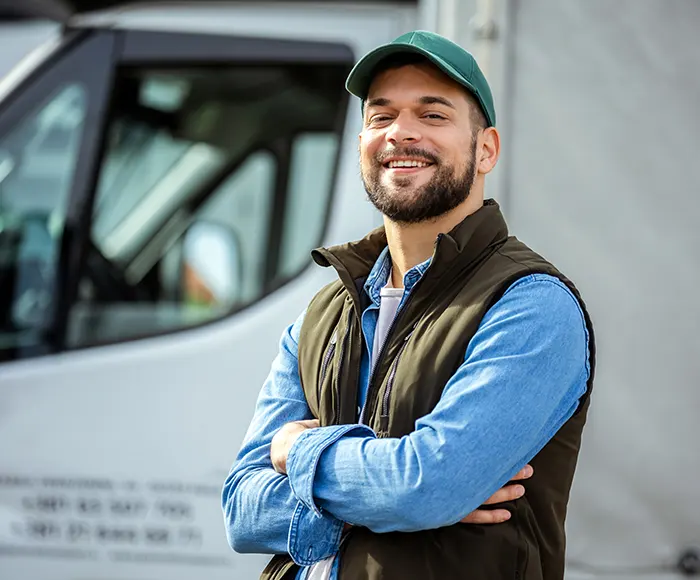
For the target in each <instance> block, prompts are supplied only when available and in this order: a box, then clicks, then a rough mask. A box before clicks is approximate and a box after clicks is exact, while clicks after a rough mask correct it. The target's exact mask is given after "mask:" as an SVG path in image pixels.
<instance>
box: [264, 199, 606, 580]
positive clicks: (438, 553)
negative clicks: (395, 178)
mask: <svg viewBox="0 0 700 580" xmlns="http://www.w3.org/2000/svg"><path fill="white" fill-rule="evenodd" d="M385 246H386V236H385V234H384V231H383V228H380V229H378V230H376V231H374V232H372V233H371V234H370V235H369V236H367V237H366V238H364V239H363V240H361V241H359V242H355V243H351V244H346V245H343V246H336V247H333V248H329V249H320V250H316V251H315V252H314V254H313V255H314V259H315V261H316V262H317V263H318V264H320V265H322V266H333V267H334V268H335V269H336V270H337V272H338V276H339V278H340V280H339V281H337V282H334V283H332V284H330V285H328V286H326V287H325V288H324V289H323V290H321V291H320V292H319V293H318V294H317V295H316V297H315V298H314V299H313V300H312V302H311V303H310V305H309V308H308V310H307V313H306V316H305V320H304V324H303V326H302V329H301V336H300V339H299V372H300V376H301V382H302V385H303V388H304V393H305V395H306V400H307V402H308V404H309V407H310V408H311V410H312V412H313V414H314V416H315V417H317V418H318V419H320V421H321V425H333V424H346V423H356V422H357V416H356V409H357V392H358V376H359V369H360V357H361V354H362V349H363V348H364V345H363V337H362V331H361V328H360V316H361V313H362V311H363V310H364V308H365V307H366V306H367V300H368V298H367V297H366V296H365V295H364V292H363V291H362V286H363V284H364V282H365V280H366V278H367V276H368V275H369V273H370V270H371V269H372V266H373V265H374V263H375V262H376V260H377V258H378V256H379V254H380V252H381V251H382V250H383V248H384V247H385ZM532 273H545V274H549V275H552V276H556V277H557V278H559V279H560V280H562V282H564V283H565V284H566V285H567V286H568V287H569V288H570V289H571V291H572V292H573V293H574V295H575V296H576V297H577V299H578V300H579V302H580V304H581V307H582V309H583V311H584V314H585V318H586V324H587V326H588V331H589V335H590V341H589V350H590V363H591V377H590V379H589V382H588V390H587V394H586V396H585V398H584V400H582V401H581V404H580V405H579V408H578V411H577V413H576V414H575V415H574V416H573V417H572V418H571V419H570V420H569V421H568V422H567V423H566V424H565V425H564V426H563V427H562V428H561V429H560V430H559V431H558V432H557V434H556V435H555V436H554V438H553V439H552V440H551V441H550V442H549V443H548V444H547V445H546V446H545V447H544V449H543V450H542V451H541V452H540V453H539V454H538V455H537V456H536V457H535V458H534V459H533V460H532V461H531V464H532V465H533V467H534V469H535V475H534V476H533V477H532V478H531V479H530V480H528V481H527V482H525V484H524V485H525V488H526V490H527V491H526V494H525V497H524V498H522V499H520V500H517V501H516V502H512V503H509V504H506V506H505V507H506V508H507V509H509V510H510V511H511V512H512V517H511V519H510V520H509V521H508V522H506V523H502V524H498V525H489V526H486V525H484V526H479V525H467V524H456V525H454V526H448V527H445V528H440V529H433V530H426V531H421V532H414V533H400V532H396V533H387V534H375V533H373V532H371V531H369V530H368V529H366V528H360V527H356V528H352V529H351V530H350V532H349V535H348V537H347V538H346V540H345V541H344V542H343V545H342V547H341V552H340V558H341V560H340V579H341V580H356V579H372V580H379V579H384V580H405V579H406V578H420V579H428V578H435V579H441V580H442V579H448V578H449V579H452V578H468V579H469V580H499V579H501V578H503V579H506V578H507V579H515V578H519V579H520V578H524V579H527V580H530V579H532V580H537V579H543V580H558V579H561V578H562V577H563V574H564V552H565V533H564V520H565V517H566V506H567V502H568V498H569V490H570V488H571V483H572V479H573V476H574V469H575V467H576V460H577V457H578V452H579V447H580V443H581V433H582V430H583V426H584V423H585V419H586V411H587V408H588V394H589V393H590V391H591V387H592V384H593V374H594V368H595V344H594V339H593V328H592V326H591V322H590V318H589V316H588V313H587V311H586V308H585V305H584V304H583V302H582V301H581V298H580V295H579V293H578V291H577V290H576V288H575V287H574V285H573V284H572V283H571V282H570V281H569V280H568V279H567V278H566V277H564V276H563V275H562V274H561V273H560V272H559V271H558V270H557V269H556V268H554V267H553V266H552V265H551V264H549V263H548V262H547V261H546V260H544V259H543V258H542V257H540V256H539V255H537V254H536V253H535V252H533V251H532V250H530V249H529V248H528V247H527V246H525V245H524V244H522V243H521V242H520V241H518V240H517V239H516V238H514V237H508V230H507V227H506V224H505V221H504V219H503V216H502V215H501V212H500V209H499V207H498V205H497V204H496V203H495V202H493V201H491V200H489V201H487V202H486V203H485V205H484V207H483V208H481V209H480V210H479V211H477V212H476V213H474V214H473V215H471V216H469V217H467V218H466V219H465V220H464V221H463V222H462V223H461V224H459V225H458V226H457V227H456V228H455V229H454V230H453V231H451V232H450V233H449V234H445V235H440V236H439V237H438V240H437V242H436V245H435V253H434V255H433V260H432V262H431V265H430V267H429V268H428V270H427V272H426V273H425V275H424V276H423V277H422V278H421V280H420V281H419V282H417V284H416V286H415V287H414V290H413V291H412V293H411V296H410V298H409V299H408V300H407V302H406V304H405V306H404V307H403V308H402V309H401V311H400V312H399V314H398V315H397V317H396V319H395V321H394V324H393V326H392V329H391V330H390V333H389V336H388V337H387V341H386V343H385V345H384V347H383V348H382V351H381V353H380V355H379V359H378V361H377V366H376V367H375V370H374V373H373V377H372V380H371V384H370V386H369V392H368V398H367V405H366V411H365V415H364V416H363V421H362V422H364V423H366V424H368V425H369V426H371V427H372V428H373V429H374V430H375V431H376V432H377V434H378V435H379V436H380V437H401V436H403V435H406V434H408V433H410V432H411V431H413V429H414V423H415V421H416V419H418V418H420V417H422V416H424V415H426V414H428V413H430V411H431V410H432V409H433V407H434V406H435V405H436V403H437V401H438V400H439V399H440V396H441V394H442V390H443V388H444V386H445V384H446V383H447V381H448V380H449V379H450V377H451V376H452V375H453V374H454V373H455V371H456V370H457V368H458V367H459V366H460V364H461V363H462V362H463V361H464V354H465V352H466V349H467V345H468V344H469V341H470V340H471V339H472V337H473V336H474V334H475V332H476V330H477V328H478V327H479V324H480V322H481V319H482V318H483V316H484V315H485V314H486V312H487V310H488V309H489V308H490V307H491V306H492V305H493V304H494V303H495V302H497V301H498V300H499V298H500V297H501V296H502V295H503V293H504V292H505V291H506V290H507V288H508V287H509V286H510V285H511V284H512V283H513V282H515V281H516V280H517V279H519V278H521V277H523V276H526V275H528V274H532ZM387 492H389V493H390V490H387ZM295 569H296V566H295V565H294V564H293V563H292V562H291V560H290V559H289V557H288V556H275V558H273V560H272V561H271V562H270V565H269V566H268V568H267V569H266V572H265V573H264V574H263V577H266V578H276V579H281V578H284V577H285V575H286V574H289V576H287V578H290V577H293V576H292V572H293V570H295Z"/></svg>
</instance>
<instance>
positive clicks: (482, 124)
mask: <svg viewBox="0 0 700 580" xmlns="http://www.w3.org/2000/svg"><path fill="white" fill-rule="evenodd" d="M418 64H428V65H430V66H432V67H435V68H438V67H437V66H436V65H435V64H434V63H433V62H432V61H431V60H430V59H428V58H426V57H425V56H423V55H422V54H418V53H416V52H399V53H396V54H392V55H390V56H388V57H386V58H385V59H383V60H381V61H380V62H379V63H378V64H377V66H375V67H374V69H372V78H375V77H376V76H377V75H379V74H381V73H383V72H386V71H388V70H394V69H397V68H401V67H404V66H409V65H418ZM455 82H456V81H455ZM460 86H462V85H460ZM462 92H463V93H464V96H465V98H466V99H467V102H468V103H469V109H470V113H469V120H470V122H471V125H472V133H477V132H478V131H481V130H482V129H486V127H488V124H489V123H488V120H487V119H486V114H485V113H484V109H483V108H482V107H481V103H479V101H478V99H477V98H476V97H475V96H474V94H473V93H472V92H471V91H470V90H469V89H467V88H466V87H464V86H462Z"/></svg>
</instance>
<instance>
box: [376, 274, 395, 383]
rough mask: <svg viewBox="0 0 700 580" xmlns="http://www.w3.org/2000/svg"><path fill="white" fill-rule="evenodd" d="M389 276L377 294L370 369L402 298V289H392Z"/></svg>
mask: <svg viewBox="0 0 700 580" xmlns="http://www.w3.org/2000/svg"><path fill="white" fill-rule="evenodd" d="M389 284H391V276H389V282H387V285H386V286H384V288H382V289H381V290H380V292H379V296H380V301H379V318H377V327H376V329H375V330H374V346H373V347H372V369H374V365H375V364H376V362H377V357H378V356H379V351H380V350H381V348H382V346H383V345H384V341H385V340H386V335H387V334H388V332H389V328H391V323H392V322H394V318H395V317H396V311H397V310H398V309H399V304H400V303H401V299H402V298H403V288H392V287H391V286H390V285H389Z"/></svg>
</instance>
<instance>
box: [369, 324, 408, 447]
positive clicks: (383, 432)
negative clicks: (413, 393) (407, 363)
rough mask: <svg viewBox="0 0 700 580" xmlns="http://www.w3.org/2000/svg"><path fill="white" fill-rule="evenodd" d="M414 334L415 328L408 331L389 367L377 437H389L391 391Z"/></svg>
mask: <svg viewBox="0 0 700 580" xmlns="http://www.w3.org/2000/svg"><path fill="white" fill-rule="evenodd" d="M414 328H415V326H414ZM412 334H413V330H412V331H411V332H409V333H408V336H407V337H406V338H404V339H403V344H402V345H401V348H400V349H399V352H398V354H397V355H396V358H395V359H394V362H393V363H392V364H391V368H390V369H389V379H388V380H387V382H386V388H385V389H384V396H383V397H382V407H381V413H380V415H379V432H378V433H377V437H380V438H381V437H388V435H389V433H388V429H389V403H390V402H391V391H392V389H393V388H394V380H395V379H396V367H397V366H399V361H400V360H401V355H402V354H403V351H404V350H406V345H407V344H408V340H409V339H410V338H411V335H412Z"/></svg>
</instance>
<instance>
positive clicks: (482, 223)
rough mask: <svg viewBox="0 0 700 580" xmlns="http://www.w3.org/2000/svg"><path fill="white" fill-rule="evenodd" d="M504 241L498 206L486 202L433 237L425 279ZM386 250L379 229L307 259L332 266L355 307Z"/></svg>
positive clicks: (465, 262)
mask: <svg viewBox="0 0 700 580" xmlns="http://www.w3.org/2000/svg"><path fill="white" fill-rule="evenodd" d="M507 237H508V227H507V225H506V222H505V219H504V218H503V214H502V213H501V209H500V206H499V205H498V203H497V202H496V201H494V200H492V199H488V200H486V201H484V205H483V206H482V207H481V208H480V209H478V210H477V211H476V212H474V213H473V214H471V215H469V216H467V217H466V218H465V219H464V220H463V221H462V222H460V223H459V224H457V226H455V228H454V229H452V230H451V231H450V232H448V233H446V234H440V235H439V236H438V237H437V240H436V241H435V251H434V253H433V259H432V262H431V267H430V272H429V273H426V275H429V274H430V275H433V274H434V275H440V274H441V273H443V272H444V271H445V270H446V269H449V268H460V269H461V268H463V267H466V266H467V265H468V264H470V263H472V262H473V261H474V260H476V259H477V258H478V257H479V256H481V255H482V254H483V253H484V252H485V251H486V250H488V249H489V248H491V247H493V246H495V245H498V244H500V243H503V242H505V241H506V239H507ZM386 246H387V239H386V232H385V230H384V227H383V226H382V227H379V228H377V229H375V230H373V231H372V232H370V233H369V234H368V235H367V236H365V237H364V238H362V239H361V240H358V241H355V242H349V243H347V244H341V245H338V246H332V247H329V248H318V249H316V250H314V251H313V252H312V253H311V256H312V258H313V260H314V261H315V262H316V263H317V264H318V265H319V266H323V267H328V266H333V267H334V268H335V269H336V271H337V272H338V277H339V278H340V280H341V282H342V283H343V285H344V286H345V287H346V288H347V289H348V291H349V292H350V294H351V295H352V296H353V298H355V299H356V302H357V303H358V304H359V291H360V289H361V287H362V283H363V282H364V280H365V279H366V278H367V276H369V274H370V272H371V271H372V267H373V266H374V264H375V263H376V261H377V260H378V259H379V256H380V255H381V253H382V251H383V250H384V248H386Z"/></svg>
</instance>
